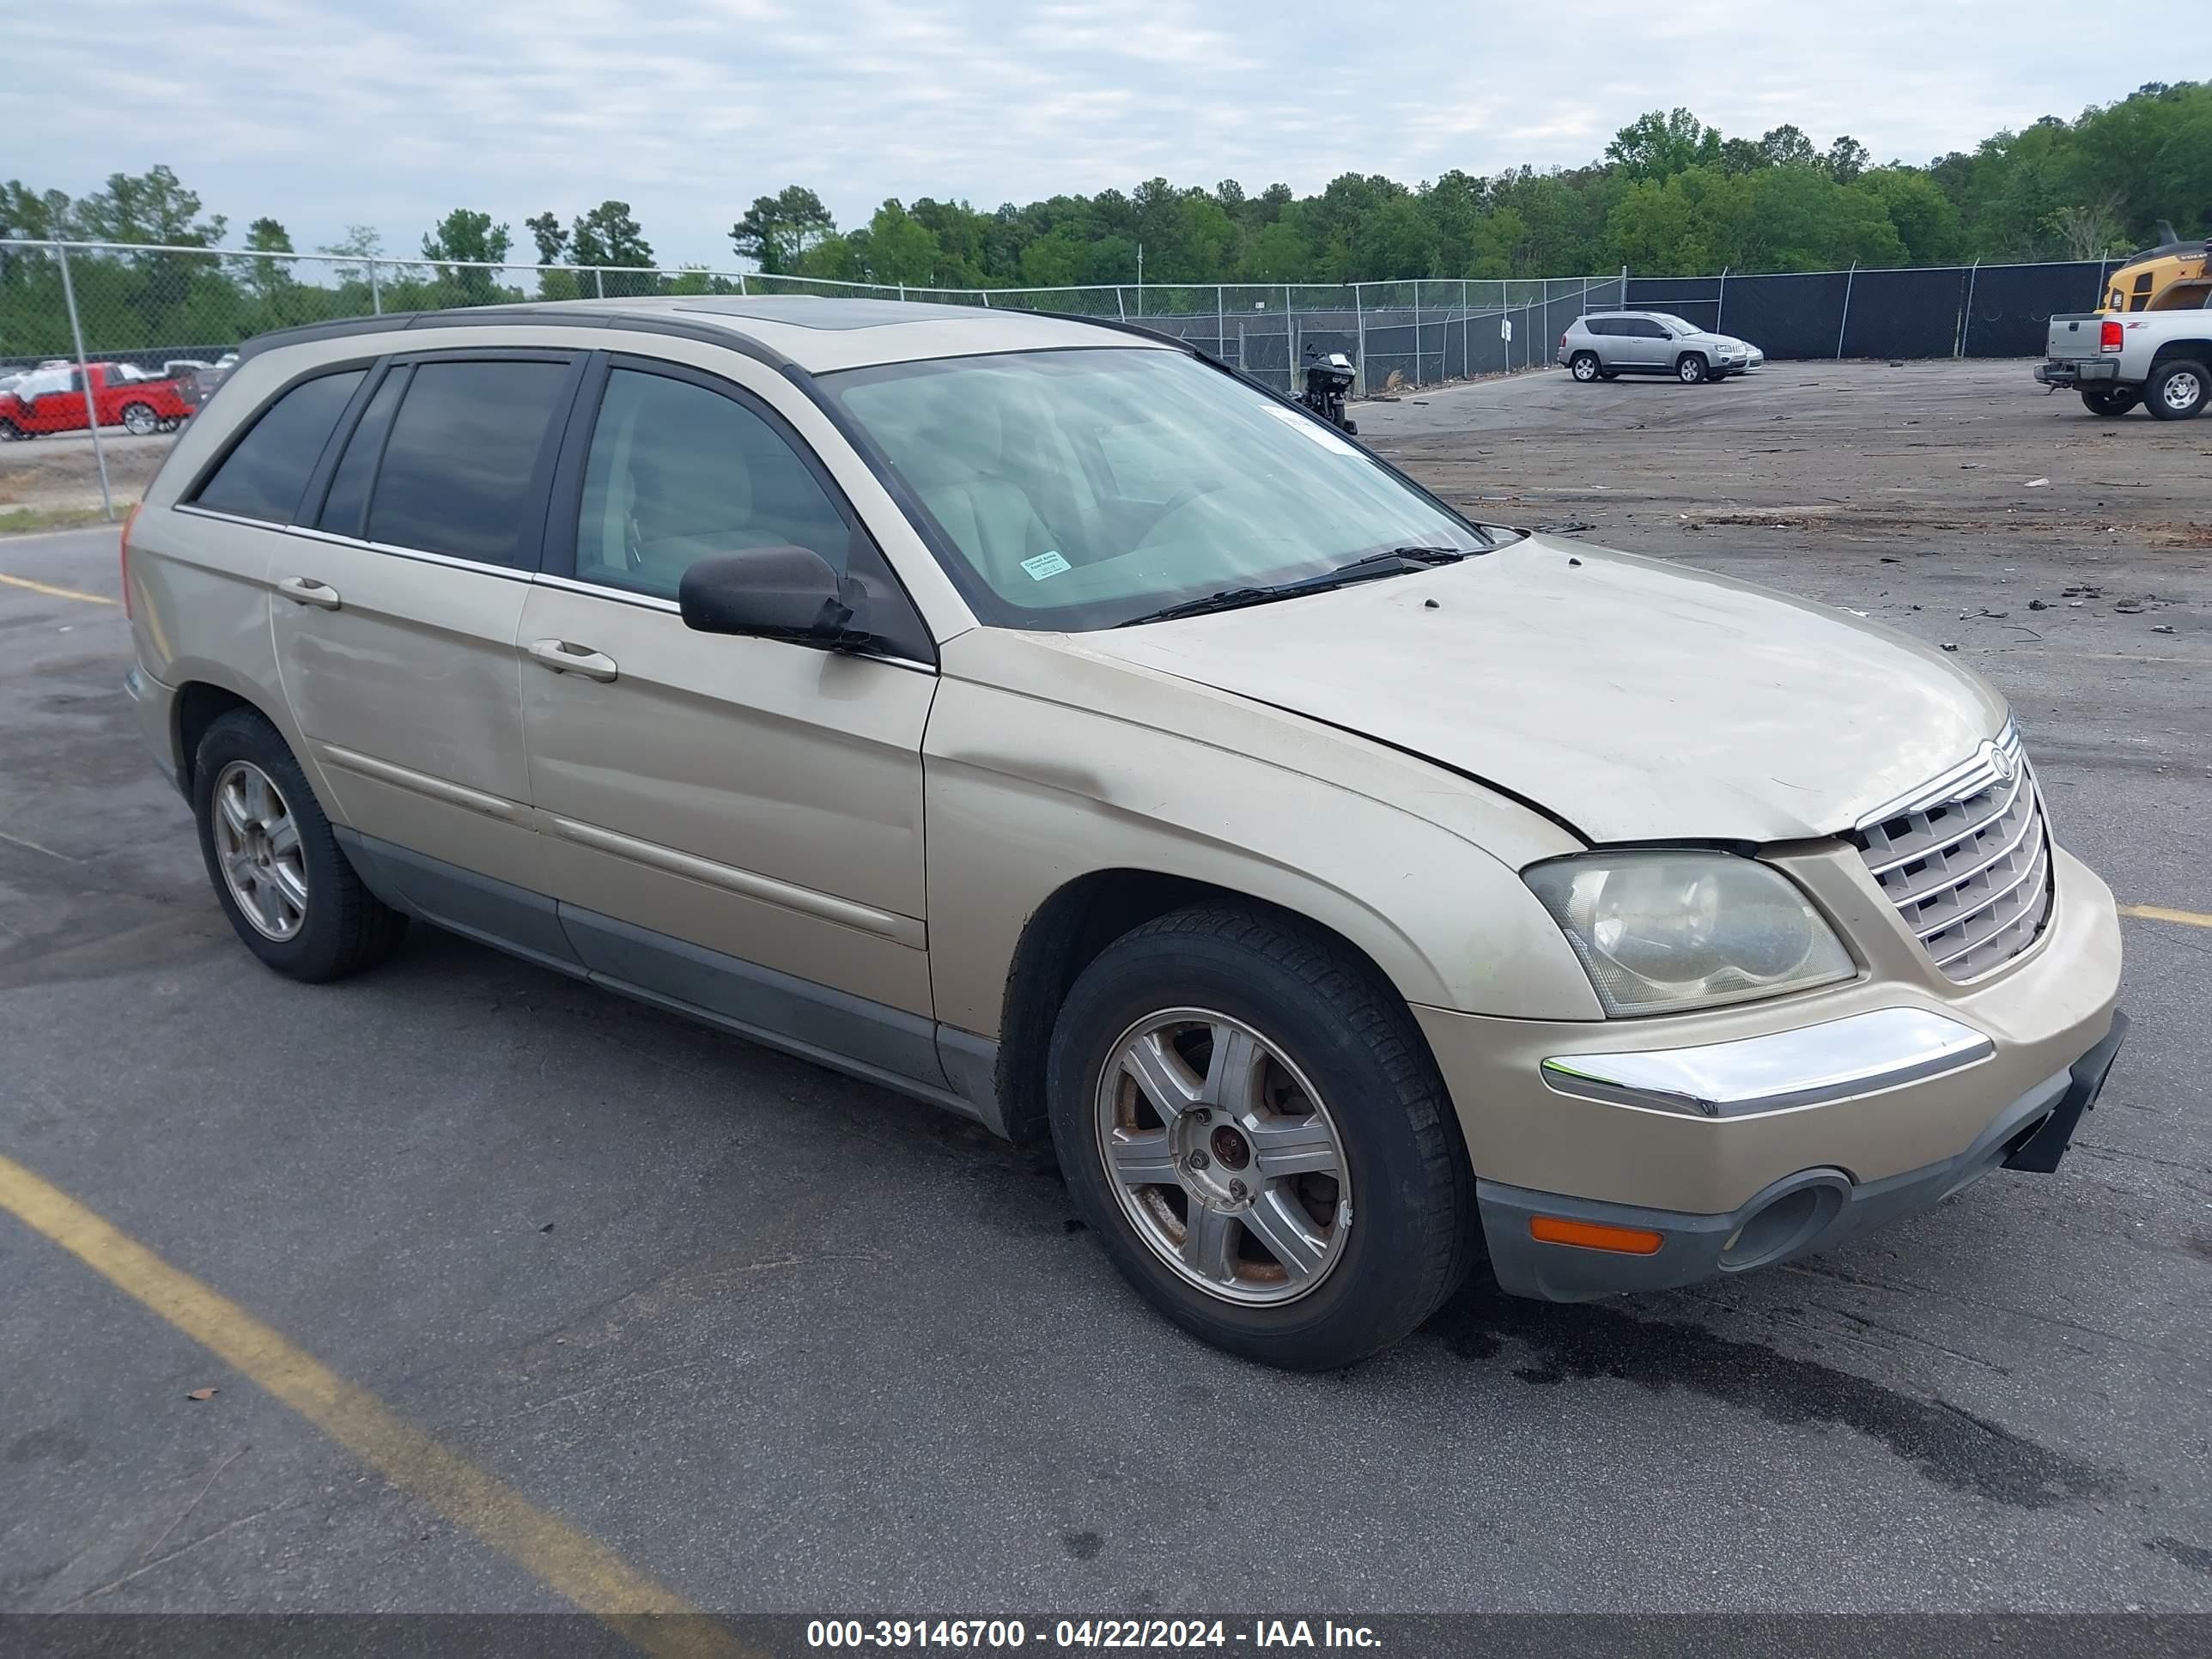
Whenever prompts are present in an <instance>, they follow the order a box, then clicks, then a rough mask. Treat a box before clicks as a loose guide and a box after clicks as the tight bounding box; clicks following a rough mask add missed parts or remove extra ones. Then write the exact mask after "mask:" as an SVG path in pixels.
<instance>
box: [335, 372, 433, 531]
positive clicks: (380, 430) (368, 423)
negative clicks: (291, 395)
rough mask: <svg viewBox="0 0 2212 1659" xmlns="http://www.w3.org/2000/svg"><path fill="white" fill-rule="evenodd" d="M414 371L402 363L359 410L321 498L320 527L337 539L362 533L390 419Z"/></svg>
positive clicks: (389, 429) (382, 457) (389, 432)
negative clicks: (343, 450)
mask: <svg viewBox="0 0 2212 1659" xmlns="http://www.w3.org/2000/svg"><path fill="white" fill-rule="evenodd" d="M413 373H414V371H413V370H412V369H410V368H408V367H407V366H406V365H405V364H404V363H403V364H401V365H400V366H399V367H398V368H395V369H393V370H392V372H391V373H390V374H386V376H385V377H384V383H383V384H382V385H381V386H378V387H377V388H376V395H375V396H374V397H373V398H370V399H369V400H368V408H367V409H365V410H362V416H361V420H360V422H358V423H357V424H356V426H355V427H354V429H353V436H352V437H350V438H349V439H347V440H346V451H345V453H344V454H343V455H342V456H341V457H339V459H338V465H337V471H335V472H333V473H332V474H331V488H330V493H329V494H328V495H325V497H324V498H323V513H322V517H321V519H320V520H319V523H320V524H321V526H322V527H323V528H324V529H325V530H327V531H330V532H332V533H334V534H336V535H340V536H359V535H361V534H362V533H363V530H364V526H365V524H366V520H367V519H368V491H369V486H370V485H372V484H373V483H375V482H376V464H377V463H378V462H379V461H380V460H382V459H384V443H385V440H386V438H388V437H390V436H391V435H392V415H393V413H394V411H396V410H398V407H399V399H400V398H401V397H403V396H404V394H405V392H406V391H407V377H408V376H409V375H410V374H413Z"/></svg>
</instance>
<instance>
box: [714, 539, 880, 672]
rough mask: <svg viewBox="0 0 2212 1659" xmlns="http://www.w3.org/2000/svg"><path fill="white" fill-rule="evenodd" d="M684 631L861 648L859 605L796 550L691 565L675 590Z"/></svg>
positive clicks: (850, 584)
mask: <svg viewBox="0 0 2212 1659" xmlns="http://www.w3.org/2000/svg"><path fill="white" fill-rule="evenodd" d="M676 601H677V606H678V609H679V610H680V611H682V613H683V617H684V626H685V627H686V628H690V629H697V630H698V631H699V632H700V633H702V634H743V635H753V636H755V637H757V638H760V639H769V640H789V641H793V642H794V643H798V644H802V645H818V646H823V647H829V648H831V649H839V648H850V647H854V646H859V645H864V644H866V642H867V640H868V637H869V635H868V631H867V618H866V605H867V599H866V594H865V593H864V592H863V591H862V589H861V586H860V583H858V582H856V581H854V580H853V579H852V578H850V577H849V576H840V575H839V574H837V573H836V571H835V570H833V569H832V568H830V566H829V561H828V560H827V559H824V558H823V556H821V555H820V554H819V553H816V552H814V551H812V550H810V549H807V548H804V547H758V548H749V549H747V550H745V551H744V552H742V553H714V554H709V555H708V556H707V557H705V558H703V559H700V560H696V561H695V562H693V564H692V565H691V567H690V568H689V569H688V570H686V571H685V572H684V577H683V580H682V581H681V582H679V583H678V586H677V590H676Z"/></svg>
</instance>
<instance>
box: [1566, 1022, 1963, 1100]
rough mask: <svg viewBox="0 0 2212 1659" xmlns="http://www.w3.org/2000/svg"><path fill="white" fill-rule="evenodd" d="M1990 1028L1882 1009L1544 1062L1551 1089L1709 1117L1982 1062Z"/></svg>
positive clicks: (1836, 1095)
mask: <svg viewBox="0 0 2212 1659" xmlns="http://www.w3.org/2000/svg"><path fill="white" fill-rule="evenodd" d="M1992 1054H1996V1043H1995V1042H1992V1041H1991V1040H1990V1038H1989V1037H1988V1036H1986V1035H1984V1033H1982V1032H1980V1031H1978V1030H1974V1029H1973V1028H1972V1026H1970V1025H1966V1024H1961V1023H1960V1021H1958V1020H1955V1019H1953V1018H1949V1017H1948V1016H1946V1015H1943V1014H1939V1013H1936V1012H1933V1011H1931V1010H1929V1009H1925V1008H1876V1009H1872V1010H1869V1012H1865V1013H1861V1014H1850V1015H1847V1016H1845V1017H1844V1018H1841V1019H1832V1020H1828V1021H1826V1022H1825V1023H1823V1024H1819V1025H1806V1026H1800V1027H1798V1028H1796V1030H1786V1031H1769V1032H1766V1033H1765V1034H1764V1035H1762V1036H1749V1037H1738V1038H1735V1039H1734V1040H1733V1041H1730V1042H1711V1043H1703V1044H1699V1045H1696V1046H1693V1047H1686V1048H1656V1049H1644V1050H1631V1051H1626V1052H1619V1053H1612V1054H1558V1055H1553V1056H1552V1057H1551V1058H1549V1059H1547V1060H1544V1062H1543V1063H1542V1065H1541V1066H1540V1068H1539V1070H1540V1071H1541V1074H1542V1076H1543V1079H1544V1085H1545V1086H1546V1087H1547V1088H1548V1089H1550V1090H1551V1091H1552V1092H1553V1093H1554V1094H1559V1095H1567V1096H1571V1097H1576V1098H1579V1099H1583V1100H1595V1101H1600V1102H1602V1103H1605V1104H1607V1105H1615V1106H1627V1107H1632V1108H1635V1109H1639V1110H1644V1111H1663V1112H1668V1113H1669V1114H1672V1115H1678V1116H1679V1115H1684V1114H1691V1115H1696V1116H1699V1117H1702V1118H1729V1119H1734V1118H1741V1117H1757V1116H1765V1115H1769V1114H1771V1113H1774V1112H1784V1111H1802V1110H1804V1109H1807V1108H1808V1107H1817V1106H1828V1105H1833V1104H1834V1103H1837V1102H1838V1101H1844V1100H1851V1099H1856V1098H1857V1097H1860V1096H1862V1095H1870V1094H1877V1093H1880V1092H1881V1091H1884V1090H1887V1089H1896V1088H1901V1087H1903V1086H1904V1085H1906V1084H1909V1083H1925V1082H1928V1081H1929V1080H1930V1079H1935V1078H1939V1077H1946V1076H1948V1075H1949V1074H1950V1073H1954V1072H1960V1071H1964V1070H1966V1068H1967V1067H1968V1066H1978V1065H1980V1064H1981V1063H1982V1062H1983V1061H1984V1060H1988V1059H1989V1058H1990V1056H1991V1055H1992Z"/></svg>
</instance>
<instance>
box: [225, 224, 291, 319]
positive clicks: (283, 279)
mask: <svg viewBox="0 0 2212 1659" xmlns="http://www.w3.org/2000/svg"><path fill="white" fill-rule="evenodd" d="M246 246H248V247H250V248H252V250H253V251H254V252H257V253H289V252H292V237H291V233H289V231H287V230H286V229H285V228H284V227H283V225H281V224H279V223H277V222H276V220H274V219H268V218H262V219H256V220H255V221H254V222H252V224H250V225H248V226H247V227H246ZM238 270H239V275H240V277H241V278H242V279H243V280H244V282H245V283H246V287H247V288H248V289H251V290H252V293H253V295H254V297H255V298H257V299H258V300H259V301H261V302H262V303H263V304H264V305H265V306H270V307H275V306H276V305H278V304H279V303H280V301H282V299H283V295H285V294H286V293H287V292H288V291H289V289H291V288H293V287H294V286H295V277H294V275H293V270H292V261H290V260H289V259H241V260H240V261H239V262H238Z"/></svg>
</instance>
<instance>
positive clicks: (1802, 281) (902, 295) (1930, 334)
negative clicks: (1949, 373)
mask: <svg viewBox="0 0 2212 1659" xmlns="http://www.w3.org/2000/svg"><path fill="white" fill-rule="evenodd" d="M2111 267H2112V262H2111V261H2109V260H2107V261H2103V262H2097V261H2083V262H2066V263H2058V264H2016V265H1981V264H1977V265H1972V266H1945V267H1932V268H1917V269H1911V270H1857V269H1856V268H1854V269H1853V270H1848V271H1810V272H1802V273H1801V272H1793V273H1788V274H1781V275H1759V276H1738V275H1733V274H1731V273H1729V272H1725V271H1724V272H1723V273H1721V274H1720V275H1718V276H1686V277H1674V276H1668V277H1650V276H1634V275H1632V273H1631V272H1629V271H1626V270H1622V271H1620V272H1618V273H1615V274H1613V275H1611V276H1565V277H1560V276H1554V277H1529V278H1522V279H1496V278H1474V277H1469V278H1465V279H1462V278H1425V279H1423V280H1421V281H1418V282H1413V281H1407V282H1395V283H1200V284H1171V283H1145V284H1134V283H1125V284H1119V285H1098V286H1092V287H1082V288H1034V289H936V288H923V287H919V286H914V285H908V284H902V283H842V282H832V281H829V280H827V279H823V278H815V277H799V276H774V275H769V274H766V273H763V272H760V271H744V270H709V269H705V268H702V267H696V266H681V267H676V268H668V267H659V268H653V269H646V268H641V267H635V266H626V265H623V266H593V265H534V264H470V263H467V262H440V261H435V260H428V259H390V258H349V257H345V256H341V255H332V254H321V253H313V254H295V253H268V252H256V251H252V250H241V249H210V248H199V247H164V246H141V245H137V244H120V243H102V242H33V241H23V240H5V239H0V441H7V440H13V439H18V438H26V437H37V436H41V435H46V434H47V433H50V432H57V433H58V432H68V431H76V432H82V431H84V430H86V428H88V427H89V428H91V429H92V431H93V434H94V449H95V450H96V451H97V450H98V449H99V448H100V440H99V435H100V432H101V431H102V430H103V429H112V428H117V427H121V428H125V430H129V431H132V432H138V431H140V430H141V429H142V428H145V429H149V430H158V429H161V428H167V427H173V426H174V425H175V424H177V423H178V422H180V421H181V420H183V419H185V418H187V417H188V416H189V414H190V411H191V408H192V407H194V406H196V395H197V389H199V388H204V386H206V385H209V384H211V383H212V381H213V380H214V379H215V378H216V376H217V375H218V374H219V373H220V365H221V364H222V359H223V357H224V356H225V354H226V353H228V352H230V351H233V350H234V349H236V348H237V347H238V346H239V345H240V343H242V342H244V341H246V340H247V339H250V338H252V337H253V336H255V335H257V334H262V333H266V332H267V331H270V330H271V329H278V328H289V327H295V326H297V325H301V324H308V323H319V322H330V321H336V320H337V319H341V318H347V317H358V316H366V315H375V314H382V313H392V312H413V311H438V310H446V309H450V308H454V307H468V306H489V305H520V304H527V303H531V302H533V301H560V300H578V299H606V300H623V299H641V298H646V297H668V296H681V295H745V296H750V295H783V294H812V295H824V296H848V297H872V298H879V299H889V300H900V301H929V302H935V303H939V304H950V305H972V306H979V307H995V308H1000V309H1009V310H1024V311H1035V312H1057V313H1066V314H1070V315H1075V316H1084V317H1096V318H1099V319H1116V320H1121V321H1127V322H1130V323H1134V324H1139V325H1143V326H1145V327H1147V328H1152V329H1156V330H1158V331H1162V332H1164V333H1169V334H1173V335H1175V336H1177V337H1180V338H1182V339H1184V340H1186V341H1188V342H1189V343H1191V344H1192V345H1194V346H1196V347H1198V348H1200V349H1203V350H1205V351H1207V352H1211V353H1212V354H1213V355H1214V356H1218V357H1219V358H1221V359H1222V360H1223V361H1225V362H1228V363H1231V364H1232V365H1234V366H1235V367H1237V368H1240V369H1242V370H1243V371H1244V372H1245V373H1246V374H1249V375H1251V376H1252V377H1253V378H1254V379H1255V380H1259V381H1261V383H1262V384H1265V385H1267V386H1273V387H1274V388H1275V389H1277V390H1279V391H1283V392H1292V393H1295V392H1297V390H1298V388H1299V384H1300V379H1301V371H1302V369H1303V368H1304V365H1305V364H1306V363H1307V362H1310V361H1311V360H1313V359H1314V358H1316V357H1320V356H1328V355H1330V354H1333V353H1338V352H1341V353H1342V354H1343V355H1344V356H1346V358H1348V359H1349V360H1350V361H1351V362H1352V366H1353V368H1354V370H1355V373H1356V376H1357V378H1356V380H1355V383H1354V395H1355V396H1358V397H1373V396H1377V395H1389V393H1390V392H1395V390H1397V389H1398V388H1401V387H1419V386H1434V385H1437V384H1438V383H1440V382H1443V381H1447V380H1461V379H1465V378H1468V377H1472V376H1475V375H1485V374H1503V373H1506V372H1509V371H1511V370H1515V369H1522V368H1534V367H1537V366H1539V365H1541V364H1544V363H1547V362H1551V361H1552V359H1553V353H1554V351H1555V349H1556V347H1557V343H1558V341H1559V336H1560V335H1561V333H1562V332H1563V331H1565V329H1566V327H1567V326H1568V325H1570V324H1571V322H1572V321H1573V320H1574V319H1575V318H1576V317H1577V316H1579V315H1581V314H1583V313H1585V312H1589V311H1593V310H1602V309H1609V308H1615V307H1630V308H1637V309H1645V310H1659V311H1669V312H1674V313H1677V314H1679V315H1680V316H1682V317H1685V318H1686V319H1689V320H1690V321H1692V322H1693V323H1696V324H1698V325H1701V326H1704V327H1707V328H1711V329H1714V330H1716V331H1724V332H1727V333H1731V334H1735V335H1737V336H1739V337H1742V338H1744V339H1747V340H1749V341H1750V342H1751V343H1753V344H1754V345H1756V346H1758V347H1759V349H1761V350H1763V351H1764V352H1765V354H1766V356H1768V358H1770V359H1774V360H1784V359H1790V358H1814V357H1844V356H1851V357H1883V358H1894V357H1946V356H1951V357H1956V356H1966V357H1998V356H2030V355H2033V354H2035V353H2038V352H2039V351H2040V350H2041V349H2042V347H2043V343H2044V333H2045V323H2046V321H2047V319H2049V317H2050V316H2051V314H2052V313H2054V312H2060V311H2075V310H2088V309H2093V307H2095V306H2096V305H2097V304H2098V302H2099V301H2100V297H2101V295H2102V294H2103V290H2104V282H2105V276H2106V273H2107V272H2108V271H2109V270H2110V269H2111ZM23 374H28V376H29V378H28V379H27V380H21V379H18V378H17V377H18V376H21V375H23ZM11 380H12V381H14V382H15V384H14V385H13V386H12V392H13V397H12V400H11V398H10V396H9V393H10V392H11V386H10V385H9V382H10V381H11ZM125 381H130V382H132V383H134V384H137V385H139V386H144V387H149V388H150V387H154V386H169V387H171V388H172V390H171V391H170V392H155V391H153V390H150V389H149V390H143V391H138V392H132V391H130V390H128V389H124V390H121V391H119V392H118V387H119V386H121V385H122V383H123V382H125ZM149 420H150V422H152V425H151V427H148V424H147V423H148V422H149ZM100 471H101V477H102V497H103V500H106V499H107V491H106V460H105V457H104V455H103V456H101V457H100Z"/></svg>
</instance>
